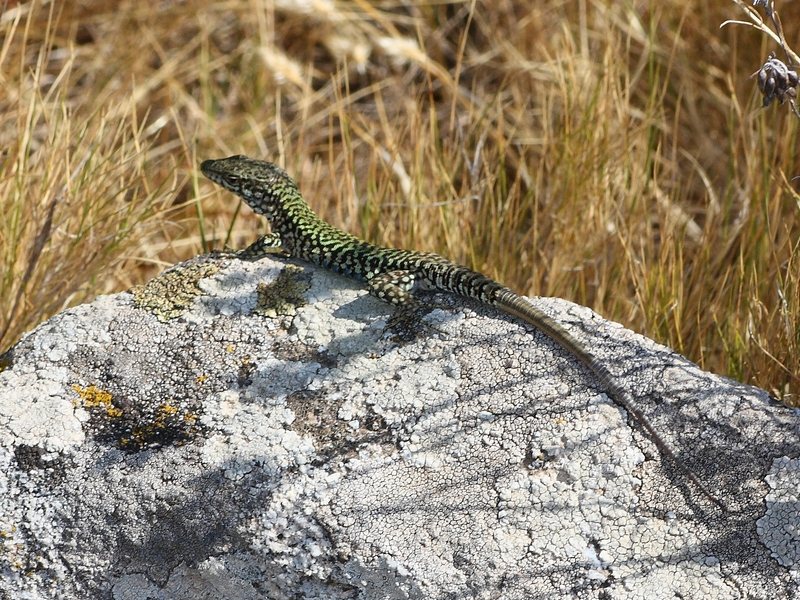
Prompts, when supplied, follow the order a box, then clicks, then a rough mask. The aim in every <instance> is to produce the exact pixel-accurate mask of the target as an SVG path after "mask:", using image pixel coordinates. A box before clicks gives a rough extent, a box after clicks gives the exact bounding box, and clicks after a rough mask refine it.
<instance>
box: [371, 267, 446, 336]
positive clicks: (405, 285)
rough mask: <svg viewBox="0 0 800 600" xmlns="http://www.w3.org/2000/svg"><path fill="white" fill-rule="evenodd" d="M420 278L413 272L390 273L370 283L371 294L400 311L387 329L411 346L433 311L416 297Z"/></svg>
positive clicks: (380, 275) (387, 325)
mask: <svg viewBox="0 0 800 600" xmlns="http://www.w3.org/2000/svg"><path fill="white" fill-rule="evenodd" d="M415 282H416V276H415V275H414V273H412V272H411V271H401V270H398V271H387V272H386V273H381V274H379V275H375V276H374V277H372V278H371V279H369V280H368V281H367V287H368V288H369V293H370V294H371V295H373V296H375V297H376V298H378V299H379V300H383V301H384V302H388V303H389V304H393V305H394V306H396V307H397V310H396V311H395V312H394V314H393V315H392V316H391V317H390V318H389V321H388V322H387V323H386V329H387V330H389V331H390V332H392V334H393V338H394V339H395V340H396V341H400V342H410V341H413V340H414V339H416V338H417V337H418V335H419V333H420V325H421V324H422V317H423V316H424V315H425V314H426V313H427V312H428V311H429V310H430V308H431V307H429V306H426V305H424V304H423V303H421V302H420V301H419V300H418V299H417V298H416V297H415V296H414V295H413V294H412V293H411V290H412V289H413V288H414V284H415Z"/></svg>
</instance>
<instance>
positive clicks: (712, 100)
mask: <svg viewBox="0 0 800 600" xmlns="http://www.w3.org/2000/svg"><path fill="white" fill-rule="evenodd" d="M737 10H738V9H737V8H736V6H735V5H734V4H733V3H729V2H714V3H686V2H679V1H677V0H663V1H662V2H658V3H653V2H644V1H637V2H633V1H628V2H611V1H599V0H598V1H591V0H576V1H572V2H566V1H552V2H550V1H548V2H536V3H531V2H527V1H523V0H497V1H492V2H489V1H487V0H484V1H452V2H436V3H427V4H421V3H416V2H410V1H406V0H393V1H391V2H390V1H385V2H368V1H367V0H353V1H351V2H340V1H334V0H304V1H303V0H273V1H266V0H249V1H248V0H242V1H239V2H233V1H229V2H209V1H200V0H186V1H185V2H180V3H179V2H162V3H142V2H133V1H127V2H125V1H123V2H116V1H115V2H109V1H107V0H106V1H102V0H94V1H89V2H83V3H77V2H66V3H62V2H44V1H43V0H37V1H34V2H27V3H6V5H5V8H4V10H3V13H2V16H1V17H0V40H2V46H0V147H2V148H3V149H4V153H3V155H2V158H0V161H2V162H0V208H2V211H3V215H4V216H5V218H4V219H2V221H0V261H2V262H1V263H0V264H2V274H1V276H0V335H2V337H0V347H7V346H9V345H10V344H12V343H13V342H14V341H15V340H16V339H17V338H18V337H19V335H20V334H21V333H22V332H23V331H25V330H27V329H30V328H31V327H33V326H34V325H36V324H37V323H38V322H40V321H42V320H43V319H45V318H47V317H48V316H49V315H51V314H53V312H55V311H57V310H59V309H60V308H62V307H64V306H67V305H69V304H74V303H77V302H80V301H83V300H86V299H88V298H91V297H92V296H93V295H96V294H98V293H103V292H107V291H112V290H119V289H125V288H126V287H128V286H130V285H132V284H134V283H138V282H140V281H142V280H144V279H146V278H148V277H150V276H152V275H153V274H154V273H155V272H156V271H157V270H159V269H160V268H162V267H163V265H166V264H170V263H172V262H175V261H177V260H179V259H182V258H186V257H188V256H191V255H192V254H195V253H198V252H201V251H203V250H206V249H209V248H211V247H218V246H220V245H222V244H223V243H227V244H229V245H231V246H235V247H239V246H242V245H244V244H245V243H246V242H248V241H251V240H252V239H253V237H254V235H255V230H256V229H258V228H260V227H261V225H260V224H259V223H258V221H257V220H256V219H254V218H253V217H252V216H251V215H249V214H248V215H245V214H242V215H239V214H238V211H239V205H238V202H237V201H236V200H235V199H234V198H233V197H231V196H230V195H229V194H223V193H220V192H219V191H218V190H215V189H214V188H213V186H212V185H210V184H208V183H205V182H202V181H199V180H198V176H197V164H198V161H199V160H200V159H203V158H208V157H218V156H222V155H228V154H233V153H238V152H243V153H247V154H250V155H253V156H259V157H264V158H269V159H271V160H274V161H276V162H280V163H282V164H283V165H284V166H285V167H286V168H287V169H288V170H289V171H290V172H291V173H293V174H294V175H295V176H296V177H297V179H298V180H299V181H300V183H301V187H302V189H303V190H304V192H305V194H306V196H307V198H308V200H309V201H310V202H311V204H312V205H313V206H314V207H315V208H316V209H317V210H318V211H319V212H320V213H321V214H322V215H323V216H324V217H325V218H326V219H328V220H329V221H331V222H333V223H335V224H337V225H338V226H340V227H342V228H345V229H347V230H349V231H351V232H353V233H356V234H358V235H361V236H362V237H366V238H368V239H370V240H372V241H375V242H378V243H383V244H390V245H396V246H404V247H409V248H416V249H421V250H432V251H436V252H439V253H441V254H444V255H446V256H448V257H451V258H453V259H454V260H457V261H460V262H463V263H465V264H468V265H471V266H473V267H475V268H477V269H479V270H481V271H484V272H486V273H487V274H489V275H491V276H493V277H495V278H497V279H499V280H501V281H503V282H505V283H507V284H508V285H510V286H512V287H514V288H516V289H517V290H519V291H520V292H522V293H526V294H539V295H555V296H561V297H564V298H569V299H571V300H574V301H576V302H580V303H583V304H586V305H589V306H591V307H592V308H594V309H595V310H597V311H598V312H600V313H601V314H603V315H604V316H606V317H609V318H612V319H616V320H619V321H621V322H623V323H625V324H626V325H627V326H629V327H632V328H633V329H636V330H638V331H640V332H642V333H645V334H647V335H649V336H651V337H654V338H656V339H658V340H659V341H662V342H664V343H666V344H669V345H671V346H673V347H674V348H676V349H677V350H679V351H680V352H682V353H684V354H687V355H688V356H690V357H691V358H693V359H694V360H697V361H698V362H700V363H701V364H702V365H703V366H704V367H706V368H709V369H711V370H714V371H717V372H721V373H727V374H729V375H731V376H733V377H736V378H739V379H742V380H745V381H749V382H752V383H755V384H758V385H761V386H762V387H765V388H767V389H768V390H770V391H772V392H774V393H776V394H779V395H781V396H782V397H783V398H784V399H785V400H786V401H787V402H796V401H797V393H798V386H800V380H798V373H800V359H799V358H798V356H800V290H798V281H799V280H800V250H799V249H798V240H799V239H800V201H799V198H800V197H799V196H798V194H797V193H796V191H795V190H796V188H797V185H798V182H796V181H793V180H792V178H793V177H794V176H795V175H798V174H800V165H798V162H797V160H796V155H795V147H796V141H797V139H796V138H797V119H796V118H793V116H792V115H791V114H789V113H788V111H787V110H783V109H782V108H781V107H779V106H776V105H773V106H772V107H770V108H769V109H766V110H762V109H761V108H760V97H759V96H758V94H757V91H756V88H755V83H754V80H752V79H749V78H748V76H749V74H750V73H752V72H753V71H755V70H756V69H758V67H759V66H760V64H761V62H762V61H763V59H764V58H765V57H766V55H767V54H768V52H769V51H770V49H771V47H770V46H769V43H768V41H767V40H766V39H765V38H764V36H763V35H759V33H758V32H756V31H753V30H745V29H744V28H741V27H740V28H734V27H729V28H726V29H723V30H722V31H720V30H719V29H718V25H719V23H721V22H722V21H724V20H725V19H728V18H735V17H738V16H739V15H738V14H737ZM798 12H800V11H798V9H797V8H795V7H793V6H792V3H787V4H786V6H785V7H784V6H781V15H782V17H783V22H784V24H787V29H788V24H789V23H792V22H796V21H797V20H796V18H794V19H793V17H796V16H797V13H798ZM792 35H795V32H794V31H787V36H788V37H790V38H791V36H792ZM790 41H792V40H790Z"/></svg>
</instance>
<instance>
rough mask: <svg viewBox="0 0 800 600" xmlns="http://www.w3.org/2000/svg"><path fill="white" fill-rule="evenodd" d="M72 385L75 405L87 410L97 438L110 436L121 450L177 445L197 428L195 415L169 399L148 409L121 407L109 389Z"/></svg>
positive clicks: (196, 431) (187, 438) (195, 431)
mask: <svg viewBox="0 0 800 600" xmlns="http://www.w3.org/2000/svg"><path fill="white" fill-rule="evenodd" d="M72 389H73V390H74V391H75V392H76V393H77V394H78V396H80V400H76V401H75V404H76V406H82V407H83V408H85V409H87V410H88V411H89V414H90V415H91V416H92V417H93V419H94V428H95V430H96V432H97V434H98V439H104V440H113V441H115V442H116V443H117V445H118V446H119V447H120V448H121V449H123V450H141V449H143V448H149V447H154V446H163V445H167V444H173V445H176V446H180V445H182V444H184V443H186V442H187V441H188V440H190V439H192V438H193V437H194V436H195V435H196V434H197V433H198V431H199V428H198V426H197V421H198V415H197V413H196V412H194V411H192V410H187V409H184V408H181V407H180V406H178V405H177V404H175V403H173V402H162V403H161V404H159V405H158V406H156V407H155V409H154V410H152V412H142V411H140V410H136V411H134V410H130V409H129V410H124V409H123V408H121V407H120V405H122V406H124V405H125V403H124V402H119V401H118V402H117V403H116V404H115V402H114V396H113V395H112V394H111V392H109V391H106V390H104V389H102V388H99V387H97V386H95V385H89V386H87V387H82V386H80V385H77V384H75V385H73V386H72Z"/></svg>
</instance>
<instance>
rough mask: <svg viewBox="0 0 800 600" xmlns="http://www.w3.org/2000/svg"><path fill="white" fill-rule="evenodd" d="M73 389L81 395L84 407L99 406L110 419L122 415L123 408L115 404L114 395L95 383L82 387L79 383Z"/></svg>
mask: <svg viewBox="0 0 800 600" xmlns="http://www.w3.org/2000/svg"><path fill="white" fill-rule="evenodd" d="M72 390H73V391H74V392H76V393H77V394H78V396H80V398H81V402H82V403H83V407H84V408H88V409H93V408H99V409H101V410H102V411H103V412H104V413H105V416H106V417H108V418H110V419H114V418H117V417H121V416H122V410H121V409H120V408H118V407H116V406H114V397H113V396H112V395H111V392H108V391H106V390H103V389H100V388H99V387H97V386H95V385H90V386H88V387H81V386H79V385H78V384H75V385H73V386H72Z"/></svg>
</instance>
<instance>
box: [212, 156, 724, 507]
mask: <svg viewBox="0 0 800 600" xmlns="http://www.w3.org/2000/svg"><path fill="white" fill-rule="evenodd" d="M200 169H201V170H202V172H203V174H204V175H205V176H206V177H208V178H209V179H210V180H211V181H213V182H215V183H218V184H219V185H221V186H222V187H224V188H225V189H227V190H229V191H231V192H233V193H235V194H237V195H238V196H240V197H241V198H242V199H244V201H245V202H246V203H247V204H248V205H249V206H250V208H252V209H253V210H254V211H255V212H256V213H258V214H260V215H263V216H265V217H266V218H267V219H268V220H269V222H270V225H271V229H272V233H271V234H270V235H265V236H262V237H261V238H259V239H258V240H256V241H255V242H254V243H253V244H251V245H250V246H249V247H248V248H246V249H245V250H243V251H241V252H240V253H239V254H240V255H242V256H246V257H254V258H257V257H259V256H262V255H264V254H266V253H267V252H270V251H272V252H275V251H281V252H284V253H286V254H288V255H291V256H293V257H296V258H299V259H302V260H306V261H309V262H312V263H314V264H316V265H319V266H321V267H325V268H326V269H329V270H331V271H335V272H336V273H341V274H343V275H346V276H348V277H352V278H354V279H357V280H359V281H363V282H366V284H367V287H368V288H369V291H370V293H371V294H373V295H374V296H376V297H378V298H380V299H381V300H384V301H385V302H389V303H391V304H395V305H398V306H400V305H409V303H413V302H414V299H413V296H412V294H411V291H412V290H413V289H414V287H415V286H420V287H424V288H427V289H434V290H442V291H446V292H452V293H454V294H457V295H459V296H463V297H466V298H473V299H475V300H477V301H478V302H481V303H483V304H486V305H489V306H493V307H495V308H498V309H499V310H501V311H502V312H504V313H506V314H508V315H511V316H514V317H516V318H518V319H520V320H521V321H523V322H525V323H528V324H530V325H532V326H534V327H536V328H537V329H540V330H541V331H543V332H544V333H546V334H547V335H548V336H550V337H551V338H552V339H553V340H555V341H556V342H557V343H558V344H559V345H560V346H561V347H562V348H564V349H565V350H566V351H568V352H569V353H570V354H572V355H573V356H574V357H575V358H577V359H578V360H580V362H582V363H583V364H584V365H585V366H586V367H587V368H588V369H589V370H590V371H591V372H592V373H593V374H594V375H595V377H597V379H598V380H599V381H600V385H601V386H602V388H603V389H604V390H605V391H606V392H607V393H608V394H609V395H611V396H612V397H613V399H614V400H616V401H617V402H618V403H619V404H620V405H621V406H622V407H623V408H625V410H626V411H628V413H629V414H631V415H633V416H634V418H635V419H636V420H637V421H638V422H639V423H640V424H641V426H642V427H643V428H644V429H645V430H646V431H647V433H648V434H649V435H650V436H651V438H652V440H653V442H654V443H655V445H656V447H657V448H658V449H659V451H660V452H661V453H662V455H664V456H666V457H668V458H669V459H670V460H671V461H672V462H673V463H674V464H675V465H676V466H678V468H679V469H680V470H681V471H683V472H684V473H685V474H686V475H687V476H688V477H689V479H690V480H691V481H692V482H693V483H694V484H695V485H696V486H697V487H698V488H699V489H700V490H701V491H702V492H703V494H704V495H705V496H707V497H708V498H709V499H710V500H712V501H713V502H714V503H715V504H716V505H717V506H719V507H720V508H722V510H725V507H724V505H723V504H722V502H721V501H720V500H719V499H718V498H716V496H714V495H713V494H712V493H711V492H710V491H709V490H708V489H707V488H706V486H705V485H704V484H703V483H702V482H701V481H700V479H699V478H698V477H697V475H696V474H695V473H694V472H693V471H691V470H690V469H689V468H688V467H686V466H685V465H684V464H683V463H682V462H681V461H680V460H678V457H677V456H676V455H675V453H674V452H673V450H672V448H670V446H669V445H668V444H667V443H666V442H665V441H664V440H663V439H662V438H661V436H659V435H658V433H657V432H656V430H655V428H654V427H653V425H652V424H651V423H650V421H649V420H648V419H647V417H645V416H644V414H643V413H642V412H641V411H640V410H639V409H637V408H636V407H635V406H634V405H633V403H632V402H631V401H630V400H629V399H628V395H627V393H626V392H625V390H623V389H622V388H621V387H620V386H619V385H618V384H617V383H616V381H615V378H614V376H613V375H612V374H611V372H610V371H609V370H608V369H607V368H606V367H605V366H604V365H603V364H602V363H600V362H599V361H597V360H596V359H595V358H594V357H593V356H592V354H591V353H590V352H589V351H588V350H587V349H586V347H585V346H584V345H583V344H582V343H581V342H580V341H578V340H577V339H576V338H575V337H573V336H572V334H570V333H569V332H568V331H567V330H566V329H565V328H564V327H563V326H562V325H561V324H559V323H558V322H556V321H555V320H554V319H552V318H551V317H550V316H548V315H547V314H546V313H544V312H543V311H541V310H539V309H538V308H536V307H535V306H534V305H532V304H531V303H530V302H528V301H527V300H526V299H525V298H523V297H522V296H520V295H518V294H516V293H515V292H513V291H512V290H510V289H508V288H506V287H504V286H502V285H500V284H499V283H497V282H496V281H494V280H492V279H489V278H488V277H486V276H485V275H482V274H481V273H478V272H476V271H473V270H471V269H468V268H466V267H462V266H460V265H457V264H455V263H452V262H450V261H449V260H447V259H445V258H443V257H441V256H439V255H438V254H433V253H431V252H414V251H411V250H399V249H395V248H383V247H380V246H375V245H373V244H370V243H368V242H365V241H363V240H360V239H358V238H357V237H355V236H354V235H351V234H349V233H346V232H344V231H341V230H340V229H337V228H335V227H333V226H332V225H330V224H328V223H326V222H325V221H323V220H322V219H320V218H319V217H318V216H317V215H316V214H315V213H314V212H313V211H312V210H311V208H310V207H309V206H308V204H307V203H306V201H305V200H304V199H303V196H302V195H301V194H300V191H299V189H298V187H297V184H296V183H295V182H294V180H293V179H292V178H291V177H289V175H288V174H287V173H286V172H285V171H284V170H283V169H281V168H280V167H278V166H276V165H274V164H272V163H268V162H264V161H260V160H254V159H251V158H248V157H246V156H231V157H228V158H222V159H218V160H206V161H204V162H203V163H202V164H201V165H200Z"/></svg>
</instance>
